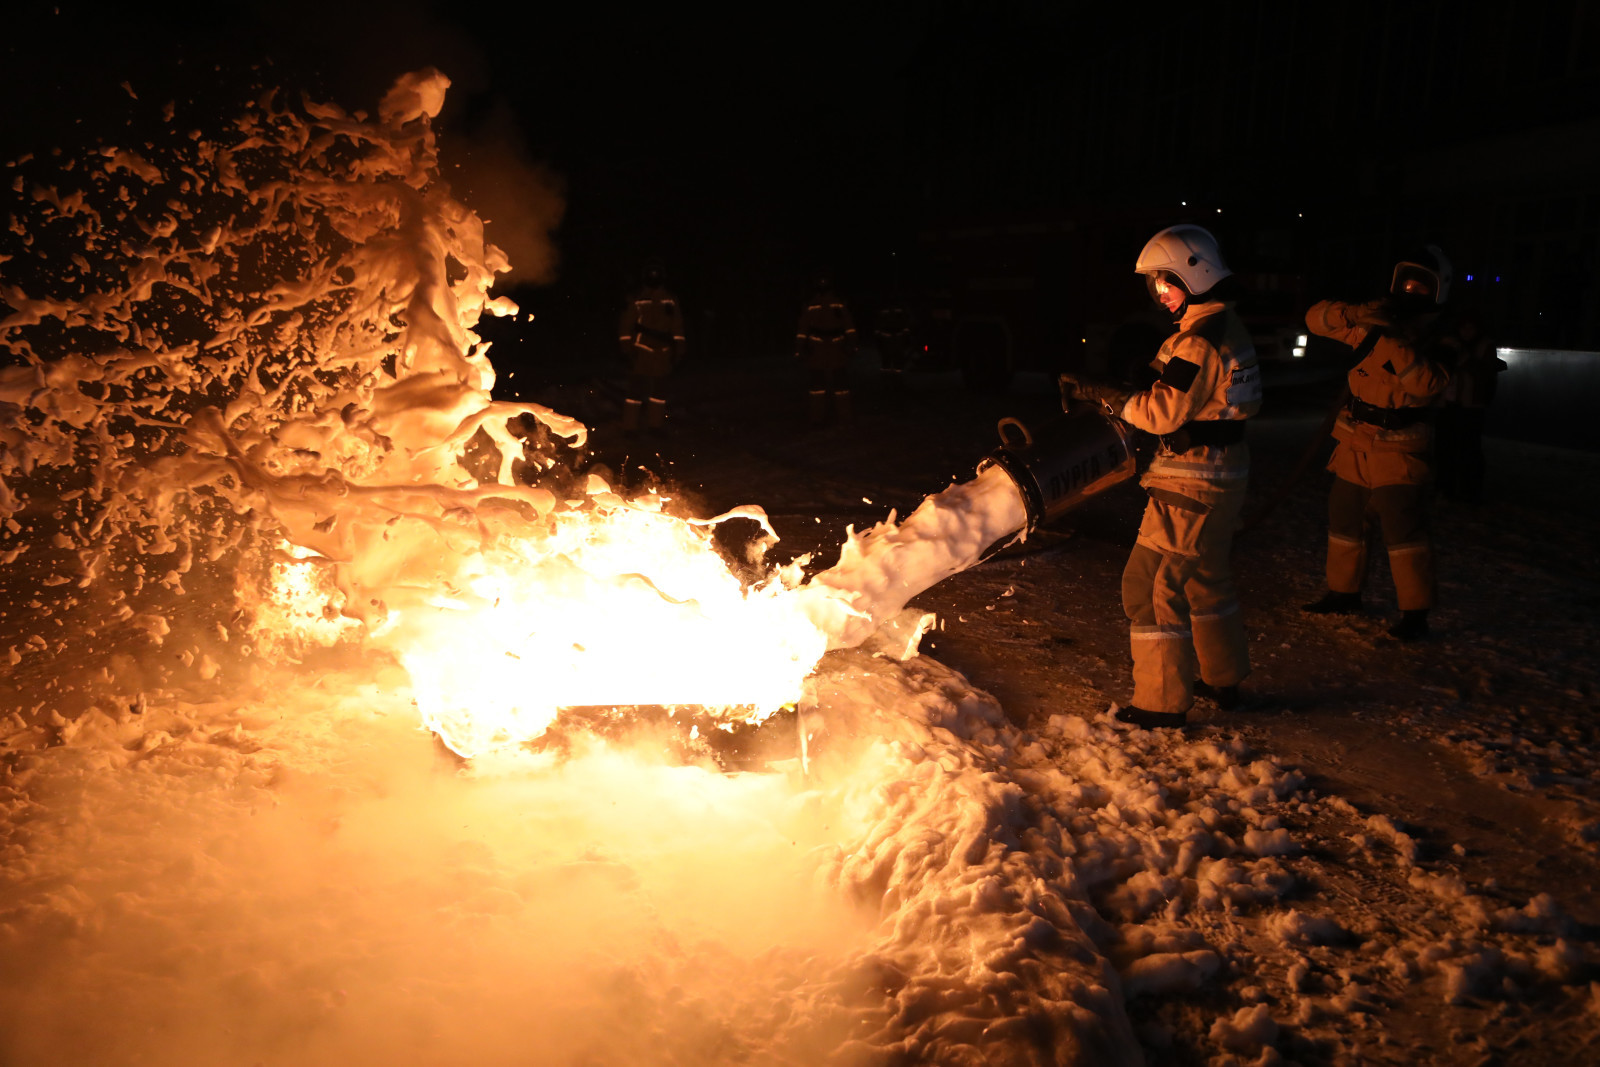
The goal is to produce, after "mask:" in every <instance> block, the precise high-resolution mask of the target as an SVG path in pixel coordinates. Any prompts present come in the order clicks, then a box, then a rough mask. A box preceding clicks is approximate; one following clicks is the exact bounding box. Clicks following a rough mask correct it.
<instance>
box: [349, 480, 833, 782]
mask: <svg viewBox="0 0 1600 1067" xmlns="http://www.w3.org/2000/svg"><path fill="white" fill-rule="evenodd" d="M652 505H654V507H652ZM658 507H659V499H658V498H645V499H644V500H643V501H636V502H634V503H632V504H622V503H620V502H617V503H616V504H615V505H606V504H599V505H596V506H592V507H589V508H585V509H584V510H573V511H563V512H556V513H555V514H553V515H552V516H551V517H550V522H549V524H548V526H544V527H541V528H540V532H539V533H538V534H536V535H530V536H526V537H503V538H500V539H499V540H497V541H496V542H495V543H494V544H492V545H490V546H487V547H485V548H484V550H483V551H482V552H479V553H473V554H471V555H467V556H463V557H462V559H461V561H460V569H459V571H458V572H457V574H456V577H455V579H454V580H453V581H451V582H449V583H448V586H447V588H446V590H445V591H444V592H443V593H439V592H432V593H427V594H423V595H422V596H420V597H419V599H418V600H417V601H416V602H415V603H412V604H408V605H401V606H391V611H390V614H389V618H388V621H387V622H386V623H384V624H382V625H380V626H379V627H378V628H377V631H376V632H375V633H374V634H373V637H374V639H375V640H376V641H377V643H378V644H380V645H382V646H384V647H387V648H389V649H391V650H392V651H393V652H394V653H395V655H396V656H397V657H398V659H399V660H400V662H401V663H402V664H403V665H404V666H405V668H406V670H407V672H408V673H409V674H410V676H411V682H412V686H413V690H414V693H415V696H416V700H417V706H418V709H419V710H420V712H421V714H422V718H423V721H424V723H425V724H426V725H427V726H428V727H429V728H430V729H432V730H434V731H435V732H437V733H438V735H439V736H440V738H441V739H442V740H443V741H444V743H445V744H446V745H448V746H449V747H450V748H451V749H452V750H454V751H455V752H457V753H459V754H460V755H463V756H467V757H474V756H479V755H483V754H485V753H487V752H490V751H493V750H494V749H497V748H502V747H505V746H509V745H516V744H520V743H522V742H525V741H530V740H533V739H536V738H538V737H539V736H540V735H541V734H543V733H544V731H545V730H546V729H547V728H548V727H549V726H550V724H551V723H552V722H553V721H554V720H555V718H556V716H557V714H558V713H559V712H560V711H561V709H563V708H572V707H591V706H627V705H695V706H697V707H699V708H701V709H703V710H704V711H706V712H708V713H710V714H712V715H715V716H718V717H723V718H727V719H730V720H732V719H738V720H742V721H750V722H761V721H763V720H764V719H766V718H767V717H768V716H770V715H771V714H773V713H774V712H776V711H778V710H779V709H781V708H782V707H783V706H784V705H786V704H790V703H793V702H794V701H796V700H798V699H799V697H800V695H801V686H802V683H803V682H804V680H805V677H806V675H807V674H809V673H810V672H811V670H812V668H813V667H814V666H815V665H816V663H817V661H818V660H819V659H820V658H821V656H822V653H823V652H824V651H825V650H826V648H827V642H828V639H827V635H826V634H824V633H823V632H822V631H821V630H819V629H818V628H817V627H816V625H815V624H813V623H812V622H811V621H810V619H809V618H808V617H807V616H806V615H805V614H804V613H803V612H802V611H801V609H800V603H799V598H798V597H797V596H796V595H795V593H794V591H793V589H792V586H793V585H794V583H795V582H796V581H797V578H798V568H792V569H790V570H787V571H779V572H777V573H776V574H775V575H774V576H773V577H772V578H770V579H769V580H767V581H766V582H764V583H761V584H758V585H754V586H750V587H748V588H747V587H746V586H744V585H743V584H742V583H741V581H740V580H739V578H738V577H737V576H736V575H735V574H734V573H733V572H732V571H730V570H729V568H728V565H727V563H726V562H725V561H724V560H723V559H722V557H721V556H720V555H719V554H718V553H717V551H716V549H715V547H714V546H713V545H712V544H711V539H710V535H709V534H708V532H707V531H706V530H705V529H704V528H703V527H700V526H696V525H692V524H690V523H688V522H686V521H684V520H682V519H679V518H675V517H673V516H670V515H667V514H665V513H663V512H661V511H659V510H655V508H658Z"/></svg>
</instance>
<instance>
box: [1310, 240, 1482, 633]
mask: <svg viewBox="0 0 1600 1067" xmlns="http://www.w3.org/2000/svg"><path fill="white" fill-rule="evenodd" d="M1450 282H1451V269H1450V261H1449V260H1448V259H1446V258H1445V255H1444V253H1443V252H1441V251H1440V250H1439V248H1438V246H1436V245H1428V246H1427V247H1426V248H1424V249H1421V250H1419V251H1418V252H1417V254H1415V255H1412V256H1408V257H1406V258H1405V259H1403V260H1401V261H1400V262H1399V263H1397V264H1396V265H1395V268H1394V275H1393V277H1392V279H1391V281H1390V285H1389V295H1388V296H1387V297H1385V298H1383V299H1381V300H1375V301H1372V302H1370V303H1366V304H1344V303H1340V302H1339V301H1336V300H1324V301H1322V302H1321V303H1320V304H1317V305H1315V306H1314V307H1312V309H1311V310H1310V311H1308V312H1306V326H1307V328H1309V329H1310V330H1311V332H1312V333H1316V334H1320V335H1321V336H1323V337H1331V338H1333V339H1334V340H1336V341H1342V342H1343V343H1344V344H1346V345H1349V346H1350V347H1351V348H1352V349H1353V350H1354V353H1353V358H1354V359H1355V366H1354V367H1353V368H1351V370H1350V373H1349V375H1348V379H1347V380H1348V382H1349V385H1350V399H1349V401H1348V403H1347V404H1346V405H1345V410H1344V411H1342V412H1340V414H1339V421H1338V422H1337V423H1336V424H1335V425H1334V429H1333V436H1334V439H1335V440H1336V441H1337V442H1338V444H1337V445H1336V446H1335V448H1334V451H1333V458H1332V460H1330V461H1329V463H1328V469H1329V470H1330V471H1332V472H1333V474H1334V479H1333V489H1332V491H1331V492H1330V493H1329V495H1328V562H1327V578H1328V592H1327V594H1326V595H1325V596H1323V597H1322V599H1321V600H1318V601H1316V602H1315V603H1312V604H1307V605H1306V606H1305V610H1306V611H1308V612H1311V613H1313V614H1318V615H1326V614H1340V615H1345V614H1354V613H1356V612H1359V611H1360V610H1361V587H1362V585H1363V584H1364V583H1365V579H1366V572H1367V532H1368V530H1369V528H1370V527H1371V526H1372V525H1373V524H1374V523H1376V525H1378V526H1379V527H1380V528H1381V529H1382V531H1383V540H1384V544H1385V545H1386V546H1387V548H1388V550H1389V571H1390V573H1391V574H1392V575H1393V576H1394V587H1395V593H1396V598H1397V599H1398V600H1399V606H1400V613H1401V614H1400V621H1399V622H1398V623H1396V624H1395V625H1394V626H1392V627H1391V628H1390V629H1389V634H1390V636H1392V637H1394V638H1397V639H1398V640H1401V641H1415V640H1417V639H1419V638H1422V637H1426V636H1427V635H1428V609H1429V608H1431V607H1432V606H1433V550H1432V546H1431V545H1430V544H1429V539H1428V524H1427V515H1426V512H1425V511H1424V508H1423V496H1422V487H1423V485H1424V484H1426V483H1427V481H1428V480H1429V477H1430V465H1429V450H1430V447H1431V445H1432V442H1433V426H1432V425H1431V420H1430V416H1431V415H1432V407H1433V405H1434V404H1435V403H1436V402H1437V401H1438V399H1439V398H1440V397H1441V396H1443V394H1444V392H1445V389H1446V388H1447V387H1448V386H1449V384H1450V377H1449V373H1448V372H1447V371H1446V370H1445V369H1444V367H1443V366H1441V365H1440V364H1438V363H1436V362H1434V361H1433V359H1432V358H1430V357H1431V355H1432V354H1433V351H1434V349H1435V347H1436V344H1437V338H1436V336H1435V334H1436V332H1437V322H1438V319H1439V312H1440V311H1441V309H1442V308H1443V306H1444V303H1445V301H1446V300H1448V299H1449V297H1450Z"/></svg>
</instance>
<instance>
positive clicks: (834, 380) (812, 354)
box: [794, 274, 856, 426]
mask: <svg viewBox="0 0 1600 1067" xmlns="http://www.w3.org/2000/svg"><path fill="white" fill-rule="evenodd" d="M794 354H795V358H796V359H799V360H800V361H801V363H802V364H803V365H804V366H805V369H806V376H807V377H806V388H807V391H808V393H809V396H808V406H807V409H806V415H807V418H809V419H810V421H811V425H813V426H817V425H820V424H821V423H823V422H826V421H827V418H828V397H829V396H830V394H831V395H832V397H833V417H834V418H835V419H836V420H838V421H839V422H848V421H850V382H849V379H848V378H847V377H846V375H845V368H846V367H847V366H848V365H849V363H850V359H851V358H852V357H853V356H854V355H855V354H856V326H855V323H854V321H852V320H851V318H850V309H849V308H847V307H845V306H844V301H843V300H840V299H839V296H838V294H837V293H835V292H834V290H833V279H832V278H831V277H829V276H828V275H826V274H819V275H818V276H817V278H816V280H815V281H814V282H813V283H812V287H811V300H810V302H809V303H807V304H806V309H805V310H804V311H802V312H801V313H800V323H799V325H798V326H797V327H796V328H795V335H794Z"/></svg>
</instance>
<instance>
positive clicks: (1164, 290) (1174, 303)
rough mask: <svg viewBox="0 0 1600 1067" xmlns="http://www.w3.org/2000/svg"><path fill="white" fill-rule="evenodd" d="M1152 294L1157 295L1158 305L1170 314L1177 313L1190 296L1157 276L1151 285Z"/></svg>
mask: <svg viewBox="0 0 1600 1067" xmlns="http://www.w3.org/2000/svg"><path fill="white" fill-rule="evenodd" d="M1150 290H1151V292H1153V293H1155V297H1156V303H1158V304H1160V305H1161V306H1162V307H1164V308H1166V309H1167V310H1168V311H1170V312H1176V311H1177V310H1178V309H1179V308H1180V307H1182V306H1183V302H1184V301H1185V300H1187V299H1188V298H1189V294H1188V293H1185V292H1184V291H1183V290H1182V289H1180V288H1178V287H1177V286H1176V285H1173V284H1172V283H1171V282H1169V281H1167V280H1166V279H1165V278H1163V277H1162V276H1161V275H1159V274H1157V275H1156V276H1155V277H1154V278H1153V279H1152V281H1151V284H1150Z"/></svg>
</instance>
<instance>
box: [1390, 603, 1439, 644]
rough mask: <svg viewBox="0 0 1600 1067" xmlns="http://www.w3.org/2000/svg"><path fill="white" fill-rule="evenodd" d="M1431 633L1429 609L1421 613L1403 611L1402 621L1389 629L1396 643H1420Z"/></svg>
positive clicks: (1401, 614)
mask: <svg viewBox="0 0 1600 1067" xmlns="http://www.w3.org/2000/svg"><path fill="white" fill-rule="evenodd" d="M1430 632H1431V631H1430V630H1429V629H1428V609H1427V608H1423V609H1422V610H1421V611H1402V612H1401V613H1400V621H1399V622H1397V623H1395V624H1394V625H1393V626H1391V627H1389V636H1390V637H1392V638H1394V639H1395V640H1396V641H1420V640H1422V639H1423V638H1424V637H1427V636H1428V634H1429V633H1430Z"/></svg>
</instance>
